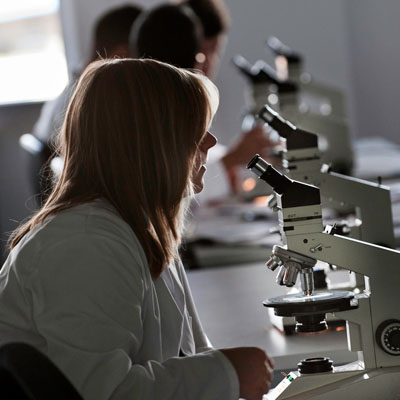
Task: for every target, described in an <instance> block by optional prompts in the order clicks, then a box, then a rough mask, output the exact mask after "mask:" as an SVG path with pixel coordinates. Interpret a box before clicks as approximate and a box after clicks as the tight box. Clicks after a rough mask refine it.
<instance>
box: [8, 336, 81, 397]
mask: <svg viewBox="0 0 400 400" xmlns="http://www.w3.org/2000/svg"><path fill="white" fill-rule="evenodd" d="M0 398H1V399H2V400H55V399H57V400H83V399H82V397H81V396H80V395H79V393H78V392H77V390H76V389H75V388H74V387H73V385H72V384H71V383H70V382H69V381H68V379H67V378H66V377H65V376H64V375H63V373H62V372H61V371H60V370H59V369H58V368H57V367H56V366H55V365H54V364H53V363H52V362H51V361H50V360H49V359H48V358H47V357H46V356H45V355H44V354H42V353H41V352H40V351H38V350H37V349H35V348H34V347H32V346H30V345H28V344H26V343H9V344H6V345H4V346H2V347H0Z"/></svg>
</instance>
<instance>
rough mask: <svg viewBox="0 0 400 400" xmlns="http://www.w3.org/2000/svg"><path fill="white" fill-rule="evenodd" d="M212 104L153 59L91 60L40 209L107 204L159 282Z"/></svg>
mask: <svg viewBox="0 0 400 400" xmlns="http://www.w3.org/2000/svg"><path fill="white" fill-rule="evenodd" d="M217 105H218V92H217V89H216V87H215V86H214V85H213V84H212V83H211V81H209V80H208V79H207V78H206V77H204V76H202V75H199V74H196V73H193V72H190V71H187V70H182V69H178V68H175V67H173V66H171V65H168V64H164V63H161V62H158V61H155V60H148V59H142V60H137V59H113V60H110V59H109V60H99V61H96V62H94V63H92V64H90V65H89V66H88V67H87V68H86V69H85V71H84V72H83V74H82V76H81V77H80V79H79V81H78V84H77V87H76V89H75V92H74V94H73V96H72V98H71V101H70V104H69V106H68V110H67V113H66V117H65V121H64V124H63V127H62V130H61V136H60V139H61V140H60V153H61V155H62V156H63V158H64V169H63V172H62V175H61V177H60V179H59V181H58V182H57V184H56V186H55V188H54V190H53V192H52V193H51V195H50V197H49V199H48V200H47V202H46V203H45V205H44V206H43V208H42V209H41V210H40V211H39V213H38V214H37V215H36V216H35V217H34V218H33V219H32V220H31V221H29V222H28V223H27V224H26V225H25V226H23V227H22V228H21V229H20V230H19V231H18V232H17V233H16V236H15V238H14V241H13V245H15V244H16V243H17V242H18V241H19V240H20V239H21V238H22V236H23V235H24V234H25V233H26V232H28V231H29V230H31V229H32V228H33V226H35V225H36V224H37V223H40V222H42V221H43V220H44V219H45V218H46V217H47V216H49V215H51V214H55V213H56V212H59V211H61V210H64V209H68V208H70V207H72V206H75V205H78V204H82V203H85V202H88V201H91V200H93V199H96V198H103V199H106V200H107V201H108V202H109V203H111V204H112V205H113V206H114V207H115V209H116V210H117V211H118V212H119V214H120V215H121V217H122V218H123V219H124V220H125V221H126V222H127V223H128V224H129V225H130V226H131V227H132V229H133V230H134V232H135V234H136V236H137V237H138V239H139V241H140V242H141V244H142V246H143V248H144V251H145V253H146V256H147V259H148V262H149V268H150V270H151V272H152V274H153V276H154V277H156V276H158V275H159V274H160V273H161V272H162V269H163V268H164V266H165V264H166V263H167V262H169V261H171V259H172V258H173V257H175V256H176V252H177V246H178V244H179V241H180V234H181V223H182V217H183V215H182V213H183V211H184V210H183V208H184V207H183V204H184V198H185V197H187V196H189V195H190V194H191V193H193V192H194V191H195V190H196V188H193V186H197V190H201V186H202V175H203V174H204V168H203V167H202V164H204V162H205V158H206V153H207V150H208V148H209V147H211V146H212V145H214V144H215V138H213V137H212V136H211V135H210V134H209V133H208V132H207V130H208V127H209V125H210V123H211V120H212V117H213V115H214V113H215V111H216V108H217Z"/></svg>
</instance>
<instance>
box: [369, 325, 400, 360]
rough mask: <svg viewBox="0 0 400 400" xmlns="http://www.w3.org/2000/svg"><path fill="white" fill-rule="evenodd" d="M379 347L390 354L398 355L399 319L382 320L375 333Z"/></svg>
mask: <svg viewBox="0 0 400 400" xmlns="http://www.w3.org/2000/svg"><path fill="white" fill-rule="evenodd" d="M375 338H376V341H377V343H378V345H379V347H380V348H381V349H382V350H383V351H385V352H386V353H388V354H391V355H392V356H400V321H399V320H398V319H388V320H386V321H384V322H382V323H381V324H380V325H379V326H378V329H377V330H376V335H375Z"/></svg>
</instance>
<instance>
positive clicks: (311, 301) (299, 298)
mask: <svg viewBox="0 0 400 400" xmlns="http://www.w3.org/2000/svg"><path fill="white" fill-rule="evenodd" d="M357 303H358V302H357V299H356V298H355V295H354V293H353V292H348V291H334V290H321V291H315V292H314V293H313V294H311V295H308V296H307V295H304V294H303V293H291V294H287V295H283V296H279V297H273V298H270V299H266V300H264V301H263V304H264V306H265V307H272V308H274V309H275V314H276V315H279V316H282V317H290V316H296V315H306V314H315V313H329V312H336V311H344V310H350V309H352V308H357V306H358V304H357Z"/></svg>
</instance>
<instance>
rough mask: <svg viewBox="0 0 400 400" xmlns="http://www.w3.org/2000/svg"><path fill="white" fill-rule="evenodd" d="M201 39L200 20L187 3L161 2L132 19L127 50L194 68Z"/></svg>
mask: <svg viewBox="0 0 400 400" xmlns="http://www.w3.org/2000/svg"><path fill="white" fill-rule="evenodd" d="M202 41H203V33H202V27H201V24H200V21H199V20H198V18H197V17H196V15H195V14H194V12H193V11H192V10H191V9H190V8H189V7H187V6H182V5H174V4H163V5H161V6H157V7H154V8H152V9H151V10H149V11H148V12H144V13H143V14H142V15H141V16H140V17H139V18H138V19H137V21H136V22H135V23H134V25H133V27H132V32H131V35H130V51H131V55H132V56H133V57H137V58H139V57H147V58H153V59H155V60H159V61H163V62H166V63H169V64H172V65H175V66H177V67H180V68H194V67H195V66H196V55H197V54H198V52H199V51H200V48H201V45H202Z"/></svg>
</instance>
